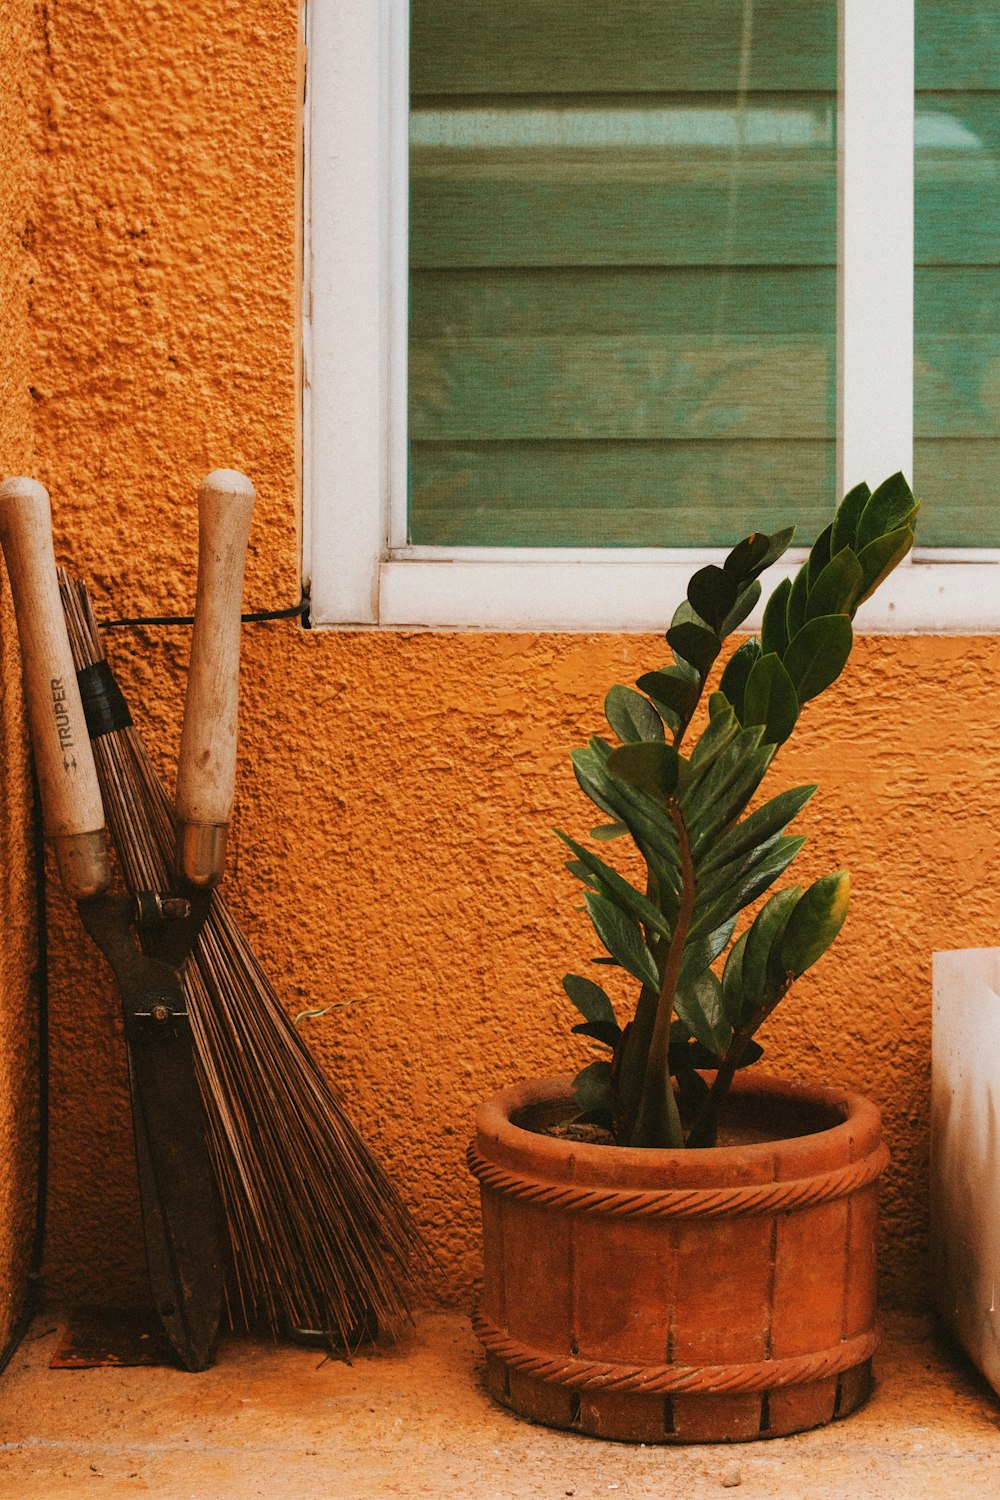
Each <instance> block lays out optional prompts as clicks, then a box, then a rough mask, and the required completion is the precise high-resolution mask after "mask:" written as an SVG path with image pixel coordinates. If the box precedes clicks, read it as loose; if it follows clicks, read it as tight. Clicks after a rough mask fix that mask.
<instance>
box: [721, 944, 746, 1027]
mask: <svg viewBox="0 0 1000 1500" xmlns="http://www.w3.org/2000/svg"><path fill="white" fill-rule="evenodd" d="M749 930H750V929H749V928H748V929H747V931H746V932H741V933H740V935H739V937H738V938H737V939H736V941H735V943H734V944H733V946H732V947H731V948H730V950H729V954H728V956H727V958H726V964H725V968H724V969H723V971H722V1011H723V1014H724V1015H725V1017H726V1020H727V1021H728V1022H729V1024H730V1026H734V1027H735V1026H738V1025H739V1023H740V1016H741V1015H742V1014H743V1010H744V1005H743V954H744V952H745V951H746V946H747V937H748V935H749Z"/></svg>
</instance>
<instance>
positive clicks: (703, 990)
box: [674, 969, 733, 1057]
mask: <svg viewBox="0 0 1000 1500" xmlns="http://www.w3.org/2000/svg"><path fill="white" fill-rule="evenodd" d="M674 1009H675V1010H676V1012H677V1014H678V1016H679V1017H680V1019H681V1020H682V1021H683V1022H684V1025H685V1026H686V1027H687V1028H688V1030H689V1031H690V1032H691V1035H692V1036H694V1037H696V1038H697V1039H698V1041H699V1042H700V1043H701V1045H702V1046H703V1047H707V1048H708V1050H709V1051H710V1052H711V1053H712V1054H713V1055H714V1056H715V1057H722V1056H724V1054H725V1052H726V1050H727V1048H728V1047H729V1044H730V1042H731V1041H732V1039H733V1028H732V1027H731V1026H730V1024H729V1022H728V1021H727V1020H726V1017H725V1015H724V1014H723V1010H722V986H721V984H720V983H719V981H718V979H717V978H716V977H715V975H714V974H713V973H712V971H711V969H703V970H702V972H701V973H700V974H699V975H697V976H696V977H695V978H694V979H691V980H687V981H685V982H684V983H682V984H678V986H677V994H676V996H675V998H674Z"/></svg>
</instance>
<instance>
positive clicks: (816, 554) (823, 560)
mask: <svg viewBox="0 0 1000 1500" xmlns="http://www.w3.org/2000/svg"><path fill="white" fill-rule="evenodd" d="M832 536H833V522H832V521H831V522H830V524H829V526H824V527H823V530H822V531H821V532H820V534H819V536H818V537H817V538H816V540H815V541H814V542H813V544H812V546H811V547H810V548H809V556H808V557H807V558H806V578H807V580H808V584H809V592H812V590H813V589H814V588H815V587H816V580H817V579H818V578H819V575H820V574H821V573H822V571H823V569H824V568H825V567H826V565H827V563H828V562H829V561H830V557H831V552H830V539H831V538H832Z"/></svg>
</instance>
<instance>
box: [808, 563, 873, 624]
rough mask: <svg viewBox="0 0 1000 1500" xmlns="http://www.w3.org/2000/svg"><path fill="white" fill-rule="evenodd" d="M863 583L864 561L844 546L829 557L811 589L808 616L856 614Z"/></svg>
mask: <svg viewBox="0 0 1000 1500" xmlns="http://www.w3.org/2000/svg"><path fill="white" fill-rule="evenodd" d="M863 586H864V573H863V572H862V569H861V564H860V562H859V561H858V559H857V558H856V557H855V555H854V553H853V552H852V551H851V549H850V547H844V548H843V550H842V551H840V552H838V553H837V555H836V557H833V558H831V559H830V561H829V562H828V563H827V565H826V567H825V568H824V569H823V571H822V573H821V574H820V575H819V577H818V578H817V580H816V583H815V584H814V586H813V588H812V589H811V590H810V591H809V600H808V603H807V604H806V620H807V621H809V620H815V619H818V618H819V616H820V615H850V614H853V612H854V608H855V605H856V604H857V602H858V600H859V599H860V597H861V593H862V589H863Z"/></svg>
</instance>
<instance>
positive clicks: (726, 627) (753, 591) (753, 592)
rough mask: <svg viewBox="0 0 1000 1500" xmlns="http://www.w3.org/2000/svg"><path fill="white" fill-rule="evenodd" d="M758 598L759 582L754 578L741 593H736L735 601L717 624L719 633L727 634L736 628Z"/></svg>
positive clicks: (721, 634)
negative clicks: (720, 622)
mask: <svg viewBox="0 0 1000 1500" xmlns="http://www.w3.org/2000/svg"><path fill="white" fill-rule="evenodd" d="M759 598H760V584H759V583H758V582H757V580H756V579H754V581H753V583H750V584H748V585H747V586H746V588H745V589H743V591H742V593H739V594H737V596H736V603H735V604H734V605H733V607H732V609H731V610H730V611H729V613H728V615H727V616H726V618H725V619H724V620H723V622H722V624H721V625H720V626H719V635H720V636H727V635H730V634H731V633H732V632H733V631H734V630H736V629H738V628H739V626H740V625H742V624H743V621H744V620H745V619H746V617H747V615H748V614H750V612H751V610H752V609H753V607H754V605H755V604H756V603H757V600H758V599H759Z"/></svg>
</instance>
